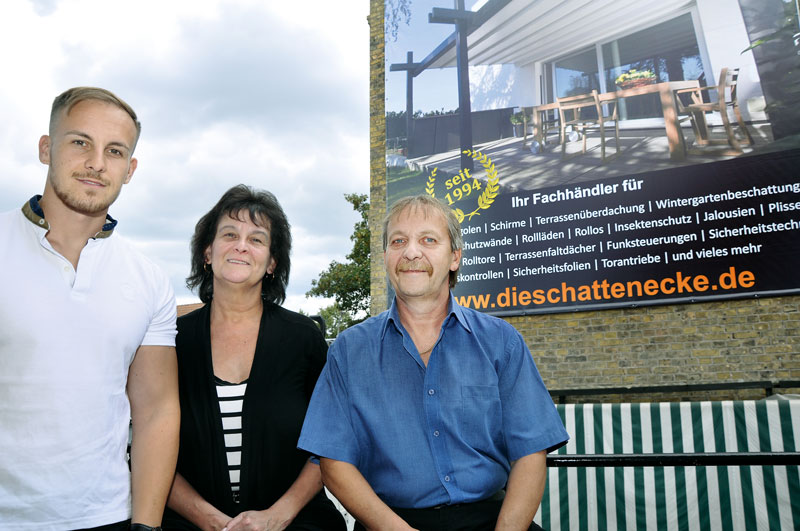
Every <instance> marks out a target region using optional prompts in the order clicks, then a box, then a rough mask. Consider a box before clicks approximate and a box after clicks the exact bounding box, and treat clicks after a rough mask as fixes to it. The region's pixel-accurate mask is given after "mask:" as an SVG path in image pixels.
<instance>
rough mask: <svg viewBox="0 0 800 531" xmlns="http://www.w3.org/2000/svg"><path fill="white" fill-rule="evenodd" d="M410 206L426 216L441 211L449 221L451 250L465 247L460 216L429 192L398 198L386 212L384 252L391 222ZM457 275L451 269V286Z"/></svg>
mask: <svg viewBox="0 0 800 531" xmlns="http://www.w3.org/2000/svg"><path fill="white" fill-rule="evenodd" d="M408 208H411V209H413V210H416V209H420V210H422V211H423V212H424V213H425V215H426V216H427V215H428V214H429V213H430V212H439V213H440V214H441V215H442V216H444V219H445V221H446V222H447V234H448V236H450V250H451V251H456V250H458V249H463V248H464V238H463V237H462V236H461V224H460V223H459V222H458V218H456V215H455V213H454V212H453V210H452V209H451V208H450V207H448V206H447V205H445V204H444V203H442V202H441V201H438V200H437V199H434V198H433V197H431V196H429V195H428V194H419V195H412V196H408V197H404V198H402V199H398V200H397V201H395V202H394V203H393V204H392V206H391V207H390V208H389V211H388V212H387V213H386V217H384V218H383V250H384V252H385V251H386V247H387V245H388V244H389V241H388V239H389V234H388V229H389V222H390V221H391V220H392V219H394V218H395V217H397V216H398V215H399V214H400V213H401V212H403V211H404V210H406V209H408ZM457 277H458V270H455V271H450V288H453V287H455V285H456V279H457Z"/></svg>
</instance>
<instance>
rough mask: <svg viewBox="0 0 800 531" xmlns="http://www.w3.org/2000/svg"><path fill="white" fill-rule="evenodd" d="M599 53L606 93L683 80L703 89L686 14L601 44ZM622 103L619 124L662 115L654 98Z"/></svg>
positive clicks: (693, 39)
mask: <svg viewBox="0 0 800 531" xmlns="http://www.w3.org/2000/svg"><path fill="white" fill-rule="evenodd" d="M602 50H603V51H602V53H603V65H604V67H605V71H604V73H603V74H604V77H605V82H606V87H607V90H609V91H611V90H615V88H616V89H621V88H627V87H628V86H632V85H635V83H660V82H663V81H681V80H686V79H699V80H700V84H701V85H703V86H704V85H706V80H705V78H704V75H703V63H702V60H701V58H700V50H699V47H698V45H697V37H696V36H695V33H694V26H693V25H692V17H691V15H690V14H688V13H686V14H684V15H681V16H679V17H676V18H673V19H671V20H668V21H666V22H662V23H661V24H658V25H656V26H651V27H649V28H646V29H643V30H640V31H637V32H635V33H631V34H629V35H626V36H625V37H621V38H619V39H616V40H614V41H611V42H608V43H606V44H603V46H602ZM635 80H638V81H635ZM623 103H624V104H622V105H620V118H621V119H623V120H626V119H627V120H634V119H639V118H655V117H660V116H661V115H662V113H661V104H660V103H659V99H658V96H657V95H655V94H651V95H648V96H639V97H636V98H629V99H626V101H624V102H623Z"/></svg>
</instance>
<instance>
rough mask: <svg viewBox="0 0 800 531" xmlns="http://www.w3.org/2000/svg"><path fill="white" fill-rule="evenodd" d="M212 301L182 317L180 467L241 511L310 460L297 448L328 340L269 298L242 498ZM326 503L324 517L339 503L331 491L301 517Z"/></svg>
mask: <svg viewBox="0 0 800 531" xmlns="http://www.w3.org/2000/svg"><path fill="white" fill-rule="evenodd" d="M210 306H211V305H210V304H207V305H205V306H204V307H202V308H200V309H198V310H195V311H193V312H191V313H189V314H187V315H185V316H183V317H181V318H180V319H178V337H177V340H176V341H177V352H178V377H179V383H180V401H181V432H180V435H181V439H180V451H179V454H178V467H177V470H178V472H180V474H181V475H182V476H183V477H184V478H185V479H186V480H187V481H188V482H189V484H190V485H192V487H194V488H195V490H197V492H198V493H199V494H200V495H201V496H202V497H203V498H204V499H205V500H206V501H208V502H209V503H211V504H212V505H214V506H215V507H216V508H217V509H219V510H221V511H222V512H224V513H226V514H228V515H229V516H236V515H237V514H239V513H240V512H242V511H246V510H263V509H266V508H268V507H269V506H271V505H272V504H273V503H274V502H275V501H276V500H277V499H278V498H280V497H281V496H282V495H283V494H284V493H285V492H286V491H287V490H288V489H289V487H290V486H291V485H292V483H294V481H295V480H296V479H297V476H298V475H299V474H300V470H301V469H302V468H303V466H304V465H305V463H306V461H307V460H308V457H309V455H308V454H307V453H305V452H303V451H301V450H298V449H297V440H298V438H299V436H300V429H301V428H302V426H303V419H304V417H305V413H306V409H307V408H308V402H309V400H310V399H311V393H312V392H313V390H314V385H315V384H316V381H317V377H318V376H319V373H320V371H321V370H322V366H323V365H324V364H325V359H326V353H327V348H328V347H327V344H326V343H325V340H324V339H323V337H322V334H321V332H320V330H319V328H318V327H317V326H316V324H315V323H314V322H313V321H312V320H311V319H309V318H307V317H304V316H302V315H300V314H297V313H294V312H291V311H289V310H286V309H284V308H281V307H280V306H277V305H274V304H270V303H266V302H265V303H264V311H263V314H262V317H261V326H260V329H259V332H258V340H257V343H256V349H255V356H254V358H253V365H252V368H251V369H250V376H249V378H248V380H247V382H248V383H247V389H246V391H245V399H244V404H243V408H242V468H241V478H240V480H241V484H240V488H241V490H240V502H239V503H238V504H236V503H234V502H233V500H232V497H231V487H230V478H229V475H228V463H227V460H226V454H225V443H224V439H223V433H222V424H221V420H220V419H221V417H220V411H219V402H218V401H217V393H216V387H215V384H214V374H213V365H212V360H211V333H210V313H211V312H210ZM320 505H323V506H324V507H320ZM318 509H319V510H322V512H324V513H325V516H324V517H323V520H322V522H326V521H328V519H329V518H330V517H331V514H332V513H330V512H329V509H332V510H333V511H335V510H336V509H335V508H334V507H333V505H332V504H331V502H330V501H329V500H328V499H327V498H326V497H325V496H324V494H323V495H322V496H321V497H320V496H317V498H315V499H313V500H312V501H311V502H310V503H309V504H308V505H307V506H306V508H305V509H304V510H303V511H302V512H301V514H300V515H298V518H300V516H304V517H303V518H301V519H302V520H305V519H306V518H308V517H312V520H317V518H313V515H312V514H305V515H304V514H303V513H308V512H311V513H316V512H318V511H317V510H318ZM337 514H338V513H337ZM170 516H174V515H170ZM320 516H322V515H320ZM334 517H335V515H334ZM337 527H338V526H337Z"/></svg>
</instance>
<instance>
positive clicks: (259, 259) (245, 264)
mask: <svg viewBox="0 0 800 531" xmlns="http://www.w3.org/2000/svg"><path fill="white" fill-rule="evenodd" d="M239 218H241V219H239ZM260 221H261V220H259V222H260ZM270 243H271V240H270V223H269V220H264V223H260V224H259V225H257V224H255V223H253V221H252V220H251V219H250V213H249V212H247V211H243V212H239V213H237V214H236V215H234V216H231V215H224V216H222V217H221V218H220V220H219V223H218V224H217V231H216V234H215V235H214V240H213V241H212V242H211V245H209V247H208V248H207V249H206V253H205V258H206V263H207V264H211V269H212V271H213V272H214V282H215V283H217V282H228V283H231V284H236V285H241V286H243V287H253V288H255V289H258V290H259V291H261V281H262V279H263V278H264V275H265V274H271V273H273V272H274V271H275V265H276V264H275V259H274V258H272V256H271V255H270V252H269V246H270Z"/></svg>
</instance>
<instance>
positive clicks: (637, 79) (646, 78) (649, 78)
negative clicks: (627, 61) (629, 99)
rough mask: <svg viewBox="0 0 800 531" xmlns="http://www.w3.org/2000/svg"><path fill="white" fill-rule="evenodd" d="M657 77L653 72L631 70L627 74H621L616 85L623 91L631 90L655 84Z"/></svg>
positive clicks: (616, 80)
mask: <svg viewBox="0 0 800 531" xmlns="http://www.w3.org/2000/svg"><path fill="white" fill-rule="evenodd" d="M655 81H656V75H655V73H654V72H653V71H652V70H637V69H635V68H631V69H630V70H628V71H627V72H625V73H623V74H620V75H619V76H618V77H617V79H615V80H614V83H616V85H617V86H618V87H619V88H621V89H629V88H635V87H641V86H643V85H650V84H651V83H655Z"/></svg>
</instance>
